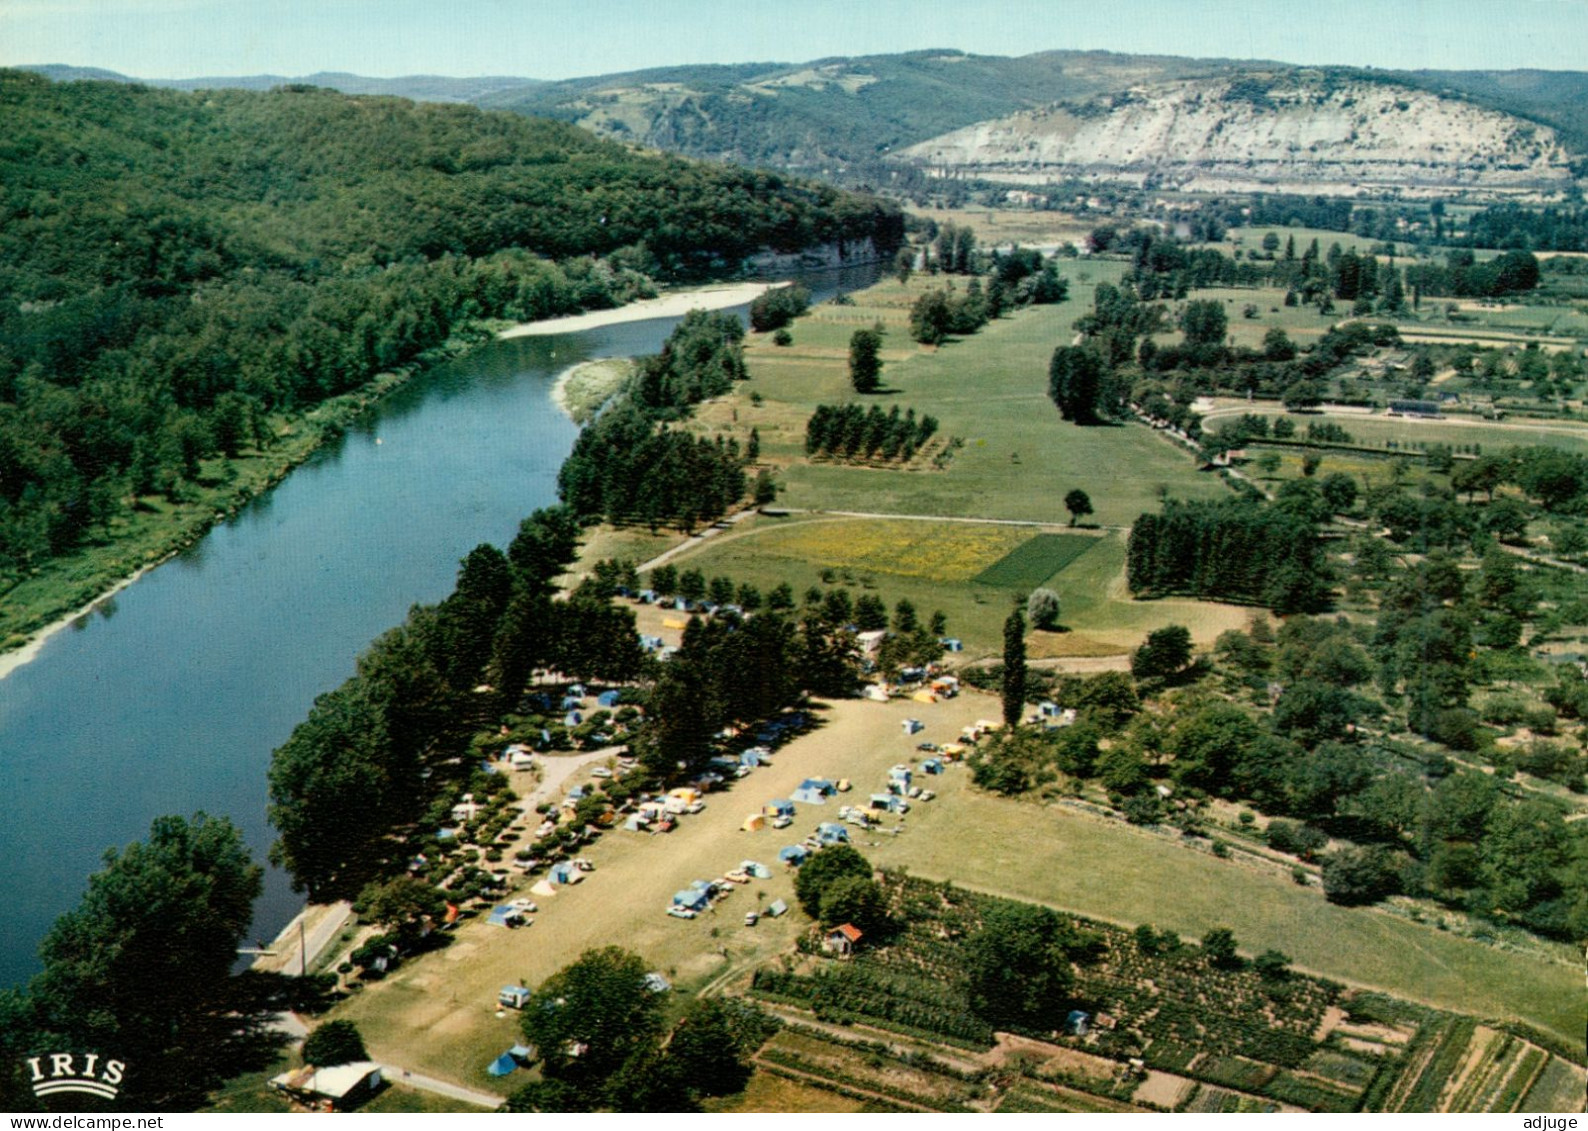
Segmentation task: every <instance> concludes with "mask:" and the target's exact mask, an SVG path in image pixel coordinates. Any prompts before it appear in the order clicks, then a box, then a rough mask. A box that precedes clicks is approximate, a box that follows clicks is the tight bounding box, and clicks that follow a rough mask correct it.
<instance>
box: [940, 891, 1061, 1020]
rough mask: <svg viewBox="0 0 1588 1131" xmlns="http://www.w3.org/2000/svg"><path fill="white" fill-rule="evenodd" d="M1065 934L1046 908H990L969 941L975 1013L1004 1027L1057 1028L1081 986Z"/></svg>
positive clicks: (1019, 905) (999, 905)
mask: <svg viewBox="0 0 1588 1131" xmlns="http://www.w3.org/2000/svg"><path fill="white" fill-rule="evenodd" d="M1063 933H1064V932H1063V924H1062V923H1061V922H1060V920H1059V917H1058V916H1057V915H1056V914H1054V913H1053V911H1051V910H1049V909H1048V908H1046V907H1038V906H1035V905H1033V904H1029V903H1003V902H999V903H997V904H994V905H993V906H992V907H990V908H989V909H988V911H987V914H986V916H985V917H984V918H983V919H982V925H981V928H980V929H979V930H978V931H977V932H976V933H975V934H973V935H971V936H970V938H968V939H967V940H966V942H965V950H966V953H967V961H968V967H969V969H968V971H967V972H968V973H969V975H970V999H971V1008H972V1009H974V1010H975V1011H976V1013H977V1014H978V1015H979V1016H981V1017H982V1018H983V1019H984V1020H985V1021H987V1022H988V1024H991V1025H994V1026H998V1027H1015V1028H1039V1029H1053V1028H1056V1027H1057V1023H1058V1021H1059V1019H1060V1017H1059V1015H1060V1010H1062V1009H1063V1008H1064V1006H1065V1004H1066V1002H1067V999H1068V997H1069V995H1070V992H1071V990H1072V988H1073V987H1074V981H1075V979H1074V975H1073V974H1072V973H1071V970H1070V961H1069V958H1068V956H1067V955H1066V954H1065V951H1064V948H1063V945H1062V944H1063Z"/></svg>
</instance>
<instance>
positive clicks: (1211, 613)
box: [672, 515, 1253, 659]
mask: <svg viewBox="0 0 1588 1131" xmlns="http://www.w3.org/2000/svg"><path fill="white" fill-rule="evenodd" d="M1032 536H1033V535H1032V531H1031V529H1030V528H1029V527H1014V526H995V525H991V524H978V523H957V522H941V521H904V520H877V519H860V518H833V517H820V518H811V517H805V516H801V515H791V516H789V517H787V518H769V517H758V518H755V519H752V520H750V521H748V522H745V523H741V524H739V525H738V526H736V527H735V528H734V530H733V531H732V532H731V533H726V534H721V535H718V536H717V537H715V538H712V539H708V540H707V541H706V542H704V543H702V544H701V545H700V546H698V547H696V548H692V549H689V550H687V551H685V552H683V553H681V554H679V555H678V556H677V557H675V558H673V559H672V563H673V564H675V565H677V566H678V567H679V568H680V569H699V570H701V571H702V572H703V573H705V574H706V576H707V577H715V576H717V575H718V574H723V575H726V576H728V577H730V578H732V579H733V580H734V581H735V582H749V583H750V584H752V585H755V586H757V587H759V588H760V589H761V590H762V592H765V591H767V590H768V589H770V588H772V587H774V586H776V585H778V584H779V583H780V582H783V581H787V582H788V583H789V584H790V585H792V586H793V588H794V592H795V593H803V592H804V591H805V590H806V589H807V588H809V587H811V586H813V585H816V586H821V585H827V584H829V582H828V581H826V580H824V571H826V576H827V577H830V578H831V579H832V581H831V584H838V585H851V586H853V587H854V588H855V591H856V592H857V593H858V592H875V593H876V594H877V595H878V596H879V597H881V598H882V599H883V600H884V601H885V602H886V603H887V604H888V605H889V606H890V607H891V606H892V605H893V604H894V603H895V602H897V601H898V600H899V598H901V597H903V598H908V599H909V600H910V602H911V603H912V604H914V605H915V607H916V609H917V611H918V612H920V613H922V614H930V613H932V612H934V611H937V610H942V612H943V613H944V614H945V615H946V616H947V617H948V629H949V632H950V633H951V634H952V635H954V636H958V637H960V638H961V639H962V640H963V641H964V642H965V649H966V658H967V659H972V658H975V657H976V656H977V655H981V654H992V653H995V652H997V651H998V650H999V649H1001V648H1002V642H1003V636H1002V626H1003V622H1004V618H1005V617H1007V616H1008V615H1009V609H1010V607H1011V603H1012V601H1014V600H1015V599H1017V598H1023V596H1024V594H1025V593H1026V592H1028V591H1029V590H1030V589H1032V588H1036V587H1037V586H1039V585H1040V586H1044V587H1046V588H1049V589H1052V590H1053V591H1054V592H1055V593H1057V594H1058V596H1059V602H1060V609H1061V615H1060V618H1059V619H1060V622H1061V623H1062V624H1063V626H1064V627H1065V629H1066V631H1064V632H1059V633H1052V632H1037V633H1032V635H1031V637H1030V639H1029V641H1028V647H1029V650H1030V655H1031V658H1032V659H1048V658H1055V657H1066V656H1077V657H1078V656H1114V655H1119V654H1121V653H1123V652H1127V651H1129V650H1130V649H1131V648H1134V647H1135V646H1136V645H1137V644H1139V643H1140V642H1141V640H1142V637H1143V636H1145V635H1146V633H1147V632H1149V631H1151V630H1152V629H1154V628H1161V627H1163V626H1164V625H1166V624H1183V625H1185V626H1186V627H1187V628H1190V629H1191V634H1192V637H1193V639H1195V640H1196V641H1197V643H1198V644H1199V645H1201V646H1207V645H1210V644H1211V643H1212V642H1213V640H1214V639H1215V638H1216V637H1217V636H1218V634H1219V633H1220V632H1223V631H1224V630H1225V629H1228V628H1244V627H1245V626H1246V624H1247V623H1248V621H1250V619H1251V617H1252V615H1253V610H1251V609H1245V608H1241V607H1238V606H1235V605H1223V604H1215V603H1213V602H1208V601H1194V600H1189V599H1181V598H1166V599H1164V600H1158V601H1133V600H1131V598H1130V595H1129V593H1128V591H1127V590H1126V588H1125V536H1124V534H1123V533H1122V532H1119V531H1104V532H1098V533H1091V534H1069V533H1053V534H1048V535H1045V536H1044V535H1038V537H1057V538H1062V539H1065V540H1066V541H1065V543H1063V544H1064V545H1066V546H1068V547H1069V549H1070V550H1071V551H1074V550H1077V549H1080V550H1084V551H1085V552H1084V553H1075V554H1074V555H1073V556H1071V557H1070V560H1069V561H1068V562H1064V561H1062V560H1061V559H1060V558H1057V557H1054V558H1050V559H1048V560H1049V561H1051V562H1053V563H1054V564H1055V571H1054V572H1052V573H1047V574H1043V576H1041V577H1037V574H1038V573H1039V572H1041V570H1042V568H1044V567H1043V566H1041V565H1040V564H1033V565H1032V566H1031V569H1030V572H1029V573H1022V575H1021V577H1020V578H1018V579H1014V578H1012V577H1011V578H1008V579H1006V580H1004V581H1003V582H1001V583H999V584H992V585H989V584H986V583H985V578H984V576H983V571H985V570H988V569H996V568H998V567H999V566H1000V565H1001V563H1002V562H1003V561H1004V559H1005V555H1006V554H1010V555H1018V554H1020V553H1021V550H1022V548H1023V547H1024V546H1025V545H1026V544H1027V543H1029V542H1030V541H1031V539H1032ZM1071 539H1073V540H1074V541H1073V542H1072V541H1070V540H1071ZM1083 539H1084V540H1085V542H1086V543H1087V545H1082V540H1083ZM884 547H891V548H890V549H889V550H888V553H892V554H894V555H896V557H894V558H890V557H889V556H888V555H887V553H884V552H882V551H883V548H884ZM1000 549H1002V550H1003V552H999V551H1000ZM995 576H996V575H995ZM1033 577H1035V578H1036V580H1035V581H1034V582H1033V581H1030V579H1031V578H1033Z"/></svg>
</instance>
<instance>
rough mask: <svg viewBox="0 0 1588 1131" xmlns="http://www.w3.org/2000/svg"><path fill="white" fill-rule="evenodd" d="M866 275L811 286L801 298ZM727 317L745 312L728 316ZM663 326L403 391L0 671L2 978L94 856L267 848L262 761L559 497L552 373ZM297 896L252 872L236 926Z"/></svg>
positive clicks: (563, 452)
mask: <svg viewBox="0 0 1588 1131" xmlns="http://www.w3.org/2000/svg"><path fill="white" fill-rule="evenodd" d="M877 273H878V269H877V268H875V267H868V268H850V269H846V270H844V271H841V272H823V273H820V274H818V275H813V276H811V277H810V278H808V279H807V280H806V282H807V283H808V285H810V286H811V288H812V290H813V292H815V295H816V297H817V298H818V299H820V298H822V297H826V296H829V295H831V293H832V292H833V291H834V290H835V289H837V288H839V287H842V288H843V289H846V290H847V289H853V288H856V287H859V286H864V285H866V284H868V283H869V282H871V281H873V280H874V279H875V278H876V277H877ZM738 312H739V313H741V314H742V313H743V308H739V310H738ZM677 321H678V320H677V319H671V318H668V319H654V320H651V321H646V322H632V323H627V324H623V325H618V326H610V327H606V328H603V329H599V330H588V331H584V332H581V333H578V334H562V335H556V336H552V337H541V338H516V339H512V340H510V341H498V342H493V343H491V344H490V345H487V346H483V347H481V348H480V349H478V350H476V351H473V352H471V353H469V354H468V355H467V356H465V357H462V358H459V359H457V360H455V361H452V362H448V363H446V364H444V365H439V366H437V367H435V368H434V369H432V370H430V371H428V372H426V373H424V374H422V375H421V376H419V377H418V378H416V379H415V380H413V381H411V382H409V383H408V384H406V385H404V386H403V387H402V388H400V389H398V390H397V391H396V392H394V393H393V394H392V395H391V396H390V397H388V398H386V399H385V400H383V401H382V402H381V403H380V404H379V405H377V406H376V407H375V408H374V409H373V410H371V412H369V413H368V414H367V415H366V416H365V418H364V419H362V420H361V421H360V422H359V424H358V425H357V426H356V427H354V428H352V429H350V430H349V431H348V433H347V434H346V436H344V437H343V438H342V439H341V440H340V441H338V442H337V443H335V444H333V445H328V446H327V447H325V448H323V449H321V450H320V451H319V452H317V453H316V454H315V456H314V457H313V458H312V459H310V460H309V461H308V462H307V463H305V464H304V465H303V466H302V467H300V468H298V469H297V470H296V471H294V472H293V473H292V474H291V475H290V476H288V478H287V479H286V480H285V482H283V483H282V484H281V485H280V486H278V487H277V488H276V489H275V490H274V491H273V492H271V493H270V494H268V495H266V496H264V497H262V498H260V499H257V500H255V501H254V502H252V503H251V504H250V505H248V506H247V507H245V508H244V509H243V510H242V511H241V512H240V513H239V514H238V515H237V517H236V518H235V519H233V520H231V521H230V522H227V523H225V524H223V525H220V526H217V527H215V528H214V529H213V530H211V531H210V532H209V534H207V535H206V536H205V537H204V538H203V539H202V540H201V541H199V542H198V543H197V544H196V545H195V546H194V547H193V548H192V549H191V550H190V551H189V552H187V553H185V554H183V555H181V556H180V557H177V558H174V559H172V560H171V561H170V562H167V563H166V564H165V565H163V566H161V567H160V568H158V569H155V570H152V571H150V572H149V573H148V574H146V575H145V576H143V577H142V578H140V579H139V580H138V581H137V582H136V583H134V584H133V585H131V586H129V587H127V588H126V589H124V590H122V591H121V592H120V593H118V594H116V596H115V597H113V598H109V599H107V600H106V601H105V602H103V603H102V605H101V607H100V611H99V612H96V613H94V614H90V615H89V616H87V617H84V618H83V619H81V620H80V621H78V622H77V623H76V625H75V626H74V627H73V628H72V629H69V630H67V631H64V632H61V633H59V634H57V635H56V636H54V637H52V638H51V639H50V640H49V641H48V642H47V643H46V644H45V645H44V647H43V649H42V650H41V652H40V653H39V655H38V657H37V658H36V659H35V660H34V661H33V662H32V663H29V664H26V665H24V666H23V667H21V668H19V669H17V670H16V671H15V672H13V673H12V674H11V675H10V676H9V677H7V678H5V679H3V680H0V797H7V798H10V801H9V802H8V804H9V805H10V806H11V809H10V812H9V813H8V819H7V820H6V821H5V822H4V823H3V824H0V986H5V985H10V984H13V983H16V982H21V981H24V980H25V979H27V978H28V977H30V976H31V975H32V974H33V973H35V972H36V971H37V970H38V969H39V961H38V956H37V948H38V943H39V940H40V939H42V938H43V936H44V934H45V932H46V931H47V930H48V929H49V926H50V924H51V923H52V922H53V921H54V920H55V918H56V917H57V916H58V915H60V914H61V913H62V912H64V911H67V910H70V909H71V908H72V907H73V906H75V905H76V903H77V901H78V899H79V898H80V897H81V895H82V892H83V889H84V886H85V881H86V878H87V876H88V875H89V873H91V872H93V871H95V870H96V869H97V868H98V867H99V866H100V864H101V861H102V857H103V854H104V852H105V850H106V849H107V848H109V847H111V846H118V845H126V844H128V843H130V842H132V841H134V840H139V839H141V838H142V837H144V836H145V835H146V834H147V833H148V830H149V823H150V821H151V820H153V819H154V818H155V817H157V816H160V815H162V814H179V815H183V816H187V815H191V814H193V813H195V812H199V811H204V812H206V813H209V814H211V815H215V816H226V817H229V818H230V819H231V820H232V821H233V822H235V823H236V824H237V825H238V827H239V828H240V829H242V831H243V833H244V835H245V837H246V839H247V842H248V845H249V847H250V848H251V850H252V851H253V853H254V855H255V858H256V859H258V860H260V861H264V859H265V856H266V853H267V851H268V849H269V845H270V842H271V839H272V834H271V830H270V828H269V826H268V825H267V824H266V821H265V805H266V781H265V771H266V769H267V767H268V766H269V763H270V752H271V751H272V750H274V749H275V748H276V747H277V746H279V745H280V744H281V743H282V742H284V741H285V740H286V738H287V736H288V735H289V734H290V733H291V732H292V728H293V727H294V726H295V725H297V723H298V722H299V721H300V720H301V719H302V718H303V717H304V716H305V715H306V714H307V712H308V709H309V706H310V704H311V703H313V701H314V699H315V697H316V696H317V695H320V694H321V693H323V692H325V691H328V690H330V689H331V688H333V687H335V686H337V685H338V684H339V683H341V682H342V681H343V680H344V679H346V678H347V677H348V676H349V675H351V674H352V672H353V662H354V660H355V658H356V657H357V655H358V654H359V653H360V652H361V651H363V649H364V648H365V646H366V645H367V644H368V643H369V642H370V641H371V640H372V639H373V638H374V637H376V636H377V635H379V634H380V633H381V632H383V631H384V630H386V629H387V628H390V627H391V626H393V625H395V624H397V623H398V622H400V621H401V620H402V619H403V617H404V616H405V615H406V614H407V611H408V609H409V607H410V606H412V605H413V604H415V603H429V602H434V601H438V600H440V599H441V598H443V597H445V596H446V595H447V594H448V593H449V592H450V591H451V589H452V584H453V581H454V579H455V576H456V573H457V568H458V563H459V561H460V560H461V559H462V558H463V556H464V555H465V554H467V553H468V552H469V550H471V549H473V548H474V547H475V546H477V545H479V544H480V543H481V542H491V543H494V544H496V545H498V546H504V547H505V546H506V544H507V542H508V541H509V540H510V539H511V538H512V536H513V534H514V532H515V531H516V530H517V528H518V523H519V521H520V520H521V519H522V518H523V517H524V516H525V515H527V514H529V513H530V512H531V511H533V510H535V509H536V508H537V507H541V506H545V505H547V504H549V503H552V502H555V501H556V478H557V469H558V468H559V467H560V466H561V464H562V461H563V459H564V458H565V457H566V456H567V454H568V452H569V450H570V449H571V448H572V446H573V441H574V437H575V436H576V435H577V429H576V428H575V427H574V426H573V424H572V423H570V422H569V421H568V420H567V418H566V417H564V416H563V415H562V413H561V412H559V411H558V410H557V408H556V407H555V405H553V403H552V401H551V397H550V392H551V386H552V383H553V381H554V380H555V378H556V375H557V373H559V372H560V371H561V370H563V369H565V368H567V367H568V366H570V365H573V364H575V363H577V362H579V361H583V360H586V359H589V358H595V357H621V356H628V355H634V354H643V353H654V352H656V351H657V350H658V349H659V348H660V347H661V344H662V342H663V340H664V339H665V338H666V336H667V335H668V333H670V332H671V330H672V328H673V327H674V326H675V325H676V324H677ZM301 905H302V898H301V896H299V895H298V894H296V893H294V892H293V891H292V889H291V885H290V884H289V882H288V880H287V877H286V876H285V875H284V874H283V873H281V872H280V871H278V870H276V869H273V868H272V869H269V871H268V872H267V875H266V881H265V893H264V896H263V897H262V898H261V900H260V901H259V904H258V906H257V907H256V911H255V922H254V926H253V930H252V934H254V935H255V936H256V937H259V938H270V937H273V936H274V934H275V933H276V931H277V930H278V929H279V928H280V927H281V926H283V925H284V924H285V923H286V922H287V920H288V919H290V918H291V917H292V915H293V914H294V913H295V912H296V911H297V909H298V908H299V907H300V906H301Z"/></svg>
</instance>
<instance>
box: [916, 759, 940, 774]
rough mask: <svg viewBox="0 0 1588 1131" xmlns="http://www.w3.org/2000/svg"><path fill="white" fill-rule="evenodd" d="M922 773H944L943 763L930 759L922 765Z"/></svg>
mask: <svg viewBox="0 0 1588 1131" xmlns="http://www.w3.org/2000/svg"><path fill="white" fill-rule="evenodd" d="M921 772H922V773H923V774H940V773H942V772H943V763H942V762H940V761H938V760H937V759H936V758H928V759H927V760H926V761H924V762H922V763H921Z"/></svg>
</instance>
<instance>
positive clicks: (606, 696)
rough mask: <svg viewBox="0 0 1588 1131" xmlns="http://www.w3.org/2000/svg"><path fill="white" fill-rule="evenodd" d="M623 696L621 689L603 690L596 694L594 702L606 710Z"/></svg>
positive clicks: (615, 704) (616, 703) (614, 705)
mask: <svg viewBox="0 0 1588 1131" xmlns="http://www.w3.org/2000/svg"><path fill="white" fill-rule="evenodd" d="M621 698H623V693H622V692H621V691H603V692H602V693H601V694H600V695H597V696H596V702H597V703H598V704H600V705H601V706H603V707H605V708H607V709H608V710H610V709H612V708H613V707H616V706H617V705H618V700H619V699H621Z"/></svg>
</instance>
